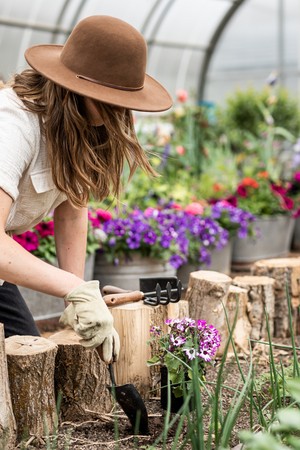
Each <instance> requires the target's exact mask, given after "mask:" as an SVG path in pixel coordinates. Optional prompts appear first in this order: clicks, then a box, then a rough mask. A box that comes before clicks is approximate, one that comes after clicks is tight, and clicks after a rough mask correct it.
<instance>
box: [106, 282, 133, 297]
mask: <svg viewBox="0 0 300 450" xmlns="http://www.w3.org/2000/svg"><path fill="white" fill-rule="evenodd" d="M102 292H103V294H104V295H107V294H124V293H125V292H133V291H126V290H125V289H122V288H119V287H117V286H111V285H109V284H107V285H106V286H104V287H103V289H102Z"/></svg>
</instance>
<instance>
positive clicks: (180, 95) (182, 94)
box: [176, 89, 189, 103]
mask: <svg viewBox="0 0 300 450" xmlns="http://www.w3.org/2000/svg"><path fill="white" fill-rule="evenodd" d="M188 96H189V95H188V93H187V91H186V90H185V89H178V90H177V91H176V98H177V100H178V101H179V102H180V103H185V102H186V101H187V99H188Z"/></svg>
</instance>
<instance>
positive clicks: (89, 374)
mask: <svg viewBox="0 0 300 450" xmlns="http://www.w3.org/2000/svg"><path fill="white" fill-rule="evenodd" d="M49 340H50V341H51V342H53V343H55V344H56V345H57V346H58V352H57V355H56V361H55V389H56V393H57V395H59V393H60V395H61V407H60V417H61V420H70V421H74V422H78V421H80V420H84V418H86V417H87V416H88V415H91V413H92V412H93V413H96V414H105V413H107V412H109V411H110V410H111V408H112V399H111V394H110V392H109V391H108V389H107V385H108V384H110V380H109V376H108V368H107V365H106V364H105V363H104V362H103V361H102V360H101V358H100V356H99V354H98V352H97V351H96V350H88V349H86V348H85V347H83V346H82V345H81V344H80V343H79V340H80V338H79V336H78V335H77V334H76V333H75V331H73V330H71V329H65V330H62V331H59V332H57V333H55V334H53V335H52V336H50V337H49Z"/></svg>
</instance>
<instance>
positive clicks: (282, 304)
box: [251, 258, 300, 338]
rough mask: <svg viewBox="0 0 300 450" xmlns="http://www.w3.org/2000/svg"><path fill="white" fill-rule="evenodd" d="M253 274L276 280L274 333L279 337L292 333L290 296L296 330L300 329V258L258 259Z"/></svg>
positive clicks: (252, 270) (253, 267) (296, 331)
mask: <svg viewBox="0 0 300 450" xmlns="http://www.w3.org/2000/svg"><path fill="white" fill-rule="evenodd" d="M251 272H252V274H253V275H257V276H261V275H263V276H268V277H271V278H273V279H274V280H275V284H274V292H275V312H274V335H275V336H276V337H279V338H284V337H288V336H289V335H290V329H289V328H290V327H289V317H288V296H289V298H290V300H291V306H292V321H293V329H294V332H295V333H297V334H298V332H299V331H300V321H299V311H298V310H299V305H300V289H299V279H300V258H274V259H265V260H260V261H256V262H255V263H254V264H253V266H252V269H251Z"/></svg>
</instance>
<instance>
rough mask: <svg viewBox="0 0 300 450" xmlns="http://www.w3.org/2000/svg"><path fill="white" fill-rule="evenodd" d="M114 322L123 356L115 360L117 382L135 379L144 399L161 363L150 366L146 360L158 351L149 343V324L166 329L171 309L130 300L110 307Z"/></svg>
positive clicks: (154, 381)
mask: <svg viewBox="0 0 300 450" xmlns="http://www.w3.org/2000/svg"><path fill="white" fill-rule="evenodd" d="M110 311H111V313H112V315H113V317H114V326H115V328H116V330H117V331H118V333H119V336H120V341H121V351H120V358H119V360H118V361H117V363H116V370H115V372H116V378H117V383H118V384H126V383H132V384H133V385H134V386H135V387H136V389H137V390H138V391H139V393H140V394H141V396H142V397H143V398H144V399H148V398H149V396H150V394H152V395H153V392H152V393H151V392H150V391H151V390H152V389H153V388H154V387H155V386H156V382H157V376H158V373H159V367H157V366H151V367H148V366H147V360H148V359H150V358H151V356H152V355H153V354H154V353H155V348H156V346H155V344H153V343H151V345H149V344H148V342H149V340H150V338H151V335H150V327H151V326H153V325H154V326H159V327H161V328H162V330H163V332H167V325H166V324H165V320H166V319H167V314H168V309H167V307H166V306H163V305H159V306H155V307H153V306H148V305H145V304H144V303H143V302H136V303H127V304H124V305H120V306H115V307H113V308H110Z"/></svg>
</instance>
